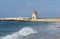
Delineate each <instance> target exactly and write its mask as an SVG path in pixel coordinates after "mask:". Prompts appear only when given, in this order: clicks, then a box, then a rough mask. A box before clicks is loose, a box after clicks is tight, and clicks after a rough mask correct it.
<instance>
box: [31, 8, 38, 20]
mask: <svg viewBox="0 0 60 39" xmlns="http://www.w3.org/2000/svg"><path fill="white" fill-rule="evenodd" d="M32 19H37V11H36V10H35V9H34V11H33V13H32Z"/></svg>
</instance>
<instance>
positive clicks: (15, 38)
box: [0, 27, 37, 39]
mask: <svg viewBox="0 0 60 39" xmlns="http://www.w3.org/2000/svg"><path fill="white" fill-rule="evenodd" d="M32 33H37V31H35V30H34V29H33V28H31V27H24V28H22V29H21V30H20V31H18V32H15V33H13V34H11V35H6V36H3V37H0V39H21V38H22V37H23V36H28V35H29V34H32Z"/></svg>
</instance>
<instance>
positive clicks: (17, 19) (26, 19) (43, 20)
mask: <svg viewBox="0 0 60 39" xmlns="http://www.w3.org/2000/svg"><path fill="white" fill-rule="evenodd" d="M0 21H32V22H33V21H36V22H39V21H40V22H41V21H42V22H60V18H37V19H32V18H0Z"/></svg>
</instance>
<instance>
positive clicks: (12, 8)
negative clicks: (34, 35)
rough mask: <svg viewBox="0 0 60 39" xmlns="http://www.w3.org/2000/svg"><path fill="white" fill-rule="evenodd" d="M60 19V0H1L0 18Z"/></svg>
mask: <svg viewBox="0 0 60 39" xmlns="http://www.w3.org/2000/svg"><path fill="white" fill-rule="evenodd" d="M34 8H36V10H37V11H38V17H43V18H44V17H60V0H0V17H31V16H32V11H33V10H34Z"/></svg>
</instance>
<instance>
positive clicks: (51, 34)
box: [0, 21, 60, 39]
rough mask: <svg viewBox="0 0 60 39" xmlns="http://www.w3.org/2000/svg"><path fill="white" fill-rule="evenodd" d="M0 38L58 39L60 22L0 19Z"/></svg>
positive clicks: (59, 36)
mask: <svg viewBox="0 0 60 39" xmlns="http://www.w3.org/2000/svg"><path fill="white" fill-rule="evenodd" d="M0 39H60V22H18V21H0Z"/></svg>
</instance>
